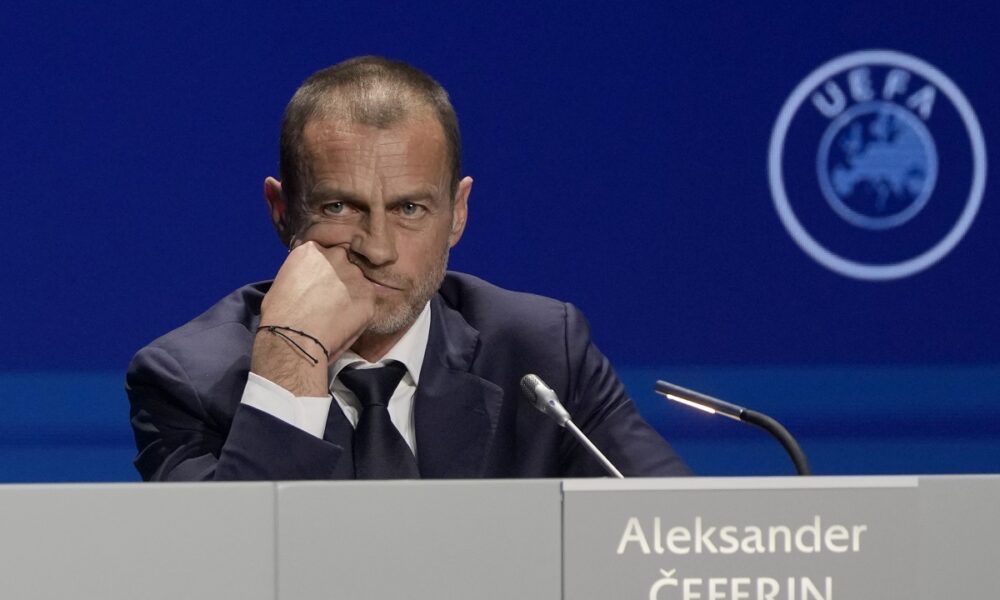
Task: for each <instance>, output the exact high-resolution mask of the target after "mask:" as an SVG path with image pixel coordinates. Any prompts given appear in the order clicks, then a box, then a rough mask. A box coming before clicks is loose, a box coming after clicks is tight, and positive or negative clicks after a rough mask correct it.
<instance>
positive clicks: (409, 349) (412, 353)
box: [241, 302, 431, 456]
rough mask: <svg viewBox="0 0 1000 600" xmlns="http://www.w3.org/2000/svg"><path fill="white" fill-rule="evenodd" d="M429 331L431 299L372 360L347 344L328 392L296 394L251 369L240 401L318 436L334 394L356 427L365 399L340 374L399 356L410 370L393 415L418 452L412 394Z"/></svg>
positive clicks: (392, 401)
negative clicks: (358, 396) (383, 354)
mask: <svg viewBox="0 0 1000 600" xmlns="http://www.w3.org/2000/svg"><path fill="white" fill-rule="evenodd" d="M430 331H431V304H430V302H428V303H427V304H426V305H424V309H423V310H422V311H420V315H419V316H418V317H417V320H416V321H414V322H413V325H411V326H410V328H409V329H408V330H407V331H406V333H405V334H403V337H401V338H400V339H399V341H398V342H396V344H395V345H394V346H393V347H392V348H390V349H389V351H388V352H387V353H386V355H385V356H384V357H382V360H380V361H378V362H377V363H370V362H368V361H366V360H365V359H363V358H361V357H360V356H358V355H357V354H355V353H354V352H351V351H350V350H348V351H347V352H345V353H344V354H343V355H341V356H340V358H338V359H337V360H336V361H334V363H333V364H332V365H330V371H329V372H330V382H331V384H330V394H331V395H328V396H294V395H292V393H291V392H289V391H288V390H286V389H285V388H283V387H281V386H280V385H278V384H276V383H274V382H272V381H270V380H268V379H266V378H264V377H261V376H260V375H257V374H256V373H253V372H251V373H250V375H249V377H248V378H247V384H246V387H245V388H243V398H242V400H241V402H242V403H243V404H246V405H248V406H252V407H254V408H256V409H257V410H261V411H263V412H266V413H268V414H269V415H271V416H273V417H275V418H277V419H281V420H282V421H284V422H286V423H288V424H289V425H293V426H295V427H298V428H299V429H301V430H303V431H305V432H307V433H310V434H312V435H314V436H316V437H318V438H322V437H323V432H324V431H325V430H326V419H327V416H328V415H329V412H330V407H331V405H332V403H333V400H334V399H336V401H337V405H338V406H339V407H340V410H341V411H343V413H344V416H345V417H347V420H348V421H350V423H351V425H352V426H354V427H357V425H358V413H359V410H360V408H361V403H360V402H359V401H358V399H357V398H356V397H355V396H354V393H353V392H351V391H350V390H349V389H347V386H345V385H344V384H343V383H341V382H340V379H338V378H337V376H338V375H339V374H340V372H341V371H342V370H344V369H345V368H347V367H352V368H358V369H370V368H374V367H381V366H384V365H385V364H386V363H387V362H389V361H398V362H401V363H403V366H405V367H406V374H405V375H403V379H402V381H400V382H399V385H398V386H397V387H396V390H395V391H394V392H393V394H392V398H390V399H389V404H388V407H387V408H388V410H389V418H391V419H392V423H393V425H395V426H396V429H398V430H399V433H400V434H402V436H403V439H404V440H406V443H407V444H408V445H409V446H410V449H411V450H413V454H414V456H416V454H417V439H416V432H415V431H414V427H413V396H414V395H415V394H416V392H417V383H418V382H419V381H420V367H421V366H422V365H423V363H424V354H425V353H426V351H427V339H428V337H429V336H430Z"/></svg>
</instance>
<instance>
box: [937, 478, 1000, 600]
mask: <svg viewBox="0 0 1000 600" xmlns="http://www.w3.org/2000/svg"><path fill="white" fill-rule="evenodd" d="M920 512H921V514H920V520H919V527H920V530H921V533H922V540H921V549H922V552H921V560H920V563H919V567H918V568H919V573H920V575H919V579H920V582H921V586H920V589H921V596H920V597H922V598H997V597H1000V582H998V577H997V575H998V574H997V569H998V568H1000V478H998V477H996V476H989V477H986V476H979V477H977V476H960V477H945V476H942V477H921V478H920Z"/></svg>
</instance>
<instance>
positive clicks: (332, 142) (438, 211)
mask: <svg viewBox="0 0 1000 600" xmlns="http://www.w3.org/2000/svg"><path fill="white" fill-rule="evenodd" d="M303 133H304V140H303V149H304V152H303V158H304V160H305V161H306V165H305V166H306V167H307V169H306V171H307V173H308V176H307V177H306V181H305V182H304V183H305V184H306V185H305V189H304V192H305V207H304V208H305V210H304V211H303V212H304V214H305V218H304V219H303V220H302V222H301V223H300V224H299V227H298V230H297V232H296V234H295V239H297V240H299V241H306V240H313V241H315V242H317V243H319V244H321V245H323V246H333V245H337V244H341V245H346V246H348V247H349V248H350V252H349V256H350V257H351V262H353V263H354V264H356V265H357V266H358V267H359V268H360V269H361V270H362V271H363V272H364V274H365V276H366V277H367V278H368V279H369V280H370V281H372V282H373V283H375V284H376V286H375V288H376V305H375V319H374V321H373V322H372V324H371V325H370V327H369V329H368V333H372V334H376V335H389V334H394V333H397V332H399V331H402V330H404V329H406V328H407V327H409V326H410V324H412V323H413V321H414V319H416V317H417V316H418V315H419V314H420V311H421V310H422V309H423V307H424V305H425V304H426V303H427V301H428V300H429V299H430V297H431V296H432V295H433V294H434V293H435V292H436V291H437V289H438V287H439V286H440V285H441V280H442V278H443V277H444V271H445V268H446V266H447V262H448V251H449V249H450V248H451V247H452V246H454V245H455V244H456V243H457V242H458V240H459V238H460V237H461V235H462V230H463V229H464V227H465V218H466V208H467V204H466V202H467V199H468V193H469V189H470V187H471V184H472V181H471V179H468V178H466V179H464V180H463V181H462V182H461V183H460V184H459V186H458V192H457V193H456V197H455V198H454V199H453V198H452V197H451V194H450V180H449V176H450V172H449V168H448V159H447V154H446V152H445V141H444V134H443V133H442V131H441V126H440V125H439V124H438V123H437V121H436V120H434V119H433V118H432V117H429V116H427V117H420V116H416V117H413V118H410V119H407V120H404V121H402V122H400V123H398V124H396V125H393V126H391V127H389V128H388V129H378V128H375V127H369V126H366V125H358V124H352V123H345V122H341V121H324V120H319V121H313V122H310V123H308V124H307V125H306V127H305V130H304V132H303ZM453 200H454V202H453Z"/></svg>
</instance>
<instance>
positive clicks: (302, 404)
mask: <svg viewBox="0 0 1000 600" xmlns="http://www.w3.org/2000/svg"><path fill="white" fill-rule="evenodd" d="M332 401H333V397H332V396H322V397H320V396H295V395H293V394H292V393H291V392H289V391H288V390H286V389H285V388H283V387H281V386H280V385H278V384H277V383H274V382H273V381H270V380H269V379H266V378H264V377H261V376H260V375H257V374H256V373H250V375H249V377H247V385H246V387H244V388H243V398H242V399H241V400H240V402H241V403H243V404H246V405H247V406H252V407H254V408H256V409H257V410H261V411H264V412H266V413H267V414H269V415H271V416H272V417H274V418H276V419H281V420H282V421H284V422H285V423H288V424H289V425H292V426H294V427H298V428H299V429H301V430H302V431H305V432H306V433H310V434H312V435H314V436H316V437H318V438H320V439H323V433H324V432H325V431H326V418H327V416H328V415H329V413H330V403H331V402H332Z"/></svg>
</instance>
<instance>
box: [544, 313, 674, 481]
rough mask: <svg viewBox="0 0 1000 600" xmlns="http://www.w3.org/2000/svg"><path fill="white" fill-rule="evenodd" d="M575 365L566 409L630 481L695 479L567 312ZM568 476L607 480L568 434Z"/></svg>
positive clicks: (576, 316) (580, 320)
mask: <svg viewBox="0 0 1000 600" xmlns="http://www.w3.org/2000/svg"><path fill="white" fill-rule="evenodd" d="M566 351H567V359H568V362H569V366H570V381H569V390H568V393H567V398H566V401H565V403H566V405H567V409H568V410H569V411H570V414H571V415H573V421H574V423H576V424H577V426H578V427H579V428H580V429H581V430H582V431H583V432H584V433H585V434H586V435H587V437H589V438H590V439H591V440H592V441H593V442H594V444H595V445H596V446H597V447H598V448H599V449H600V450H601V451H602V452H603V453H604V454H605V455H606V456H607V457H608V459H609V460H610V461H611V462H612V463H613V464H614V465H615V466H616V467H618V469H619V470H620V471H621V472H622V473H623V474H624V475H625V476H626V477H636V476H677V475H690V474H691V472H690V471H689V470H688V468H687V465H685V464H684V461H683V460H681V458H680V457H679V456H678V455H677V454H676V453H675V452H674V450H673V448H671V447H670V445H669V444H668V443H667V442H666V441H665V440H664V439H663V438H662V437H661V436H660V434H659V433H657V432H656V430H655V429H653V428H652V427H650V426H649V424H648V423H646V421H645V420H644V419H643V418H642V416H640V415H639V412H638V411H637V410H636V407H635V403H634V402H633V401H632V399H631V398H629V397H628V394H627V393H626V391H625V386H623V385H622V383H621V381H620V380H619V379H618V376H617V375H616V374H615V372H614V369H613V368H612V367H611V363H610V362H609V361H608V359H607V357H605V356H604V355H603V354H602V353H601V352H600V351H599V350H598V349H597V347H596V346H594V344H593V342H592V341H591V339H590V327H589V325H588V324H587V322H586V319H584V317H583V315H582V314H581V313H580V311H579V310H577V309H576V308H575V307H573V306H571V305H567V308H566ZM560 453H561V455H562V456H563V465H564V466H563V474H564V475H565V476H568V477H576V476H595V475H597V476H603V475H606V473H605V471H604V469H603V468H602V467H601V466H600V464H599V463H598V462H597V461H596V459H594V458H593V457H591V456H590V455H589V454H588V453H587V451H586V449H585V448H583V447H582V446H581V445H580V444H579V443H578V442H577V441H576V440H575V438H573V437H572V436H571V435H570V434H569V433H568V432H566V433H565V435H564V436H563V441H562V443H561V446H560Z"/></svg>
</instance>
